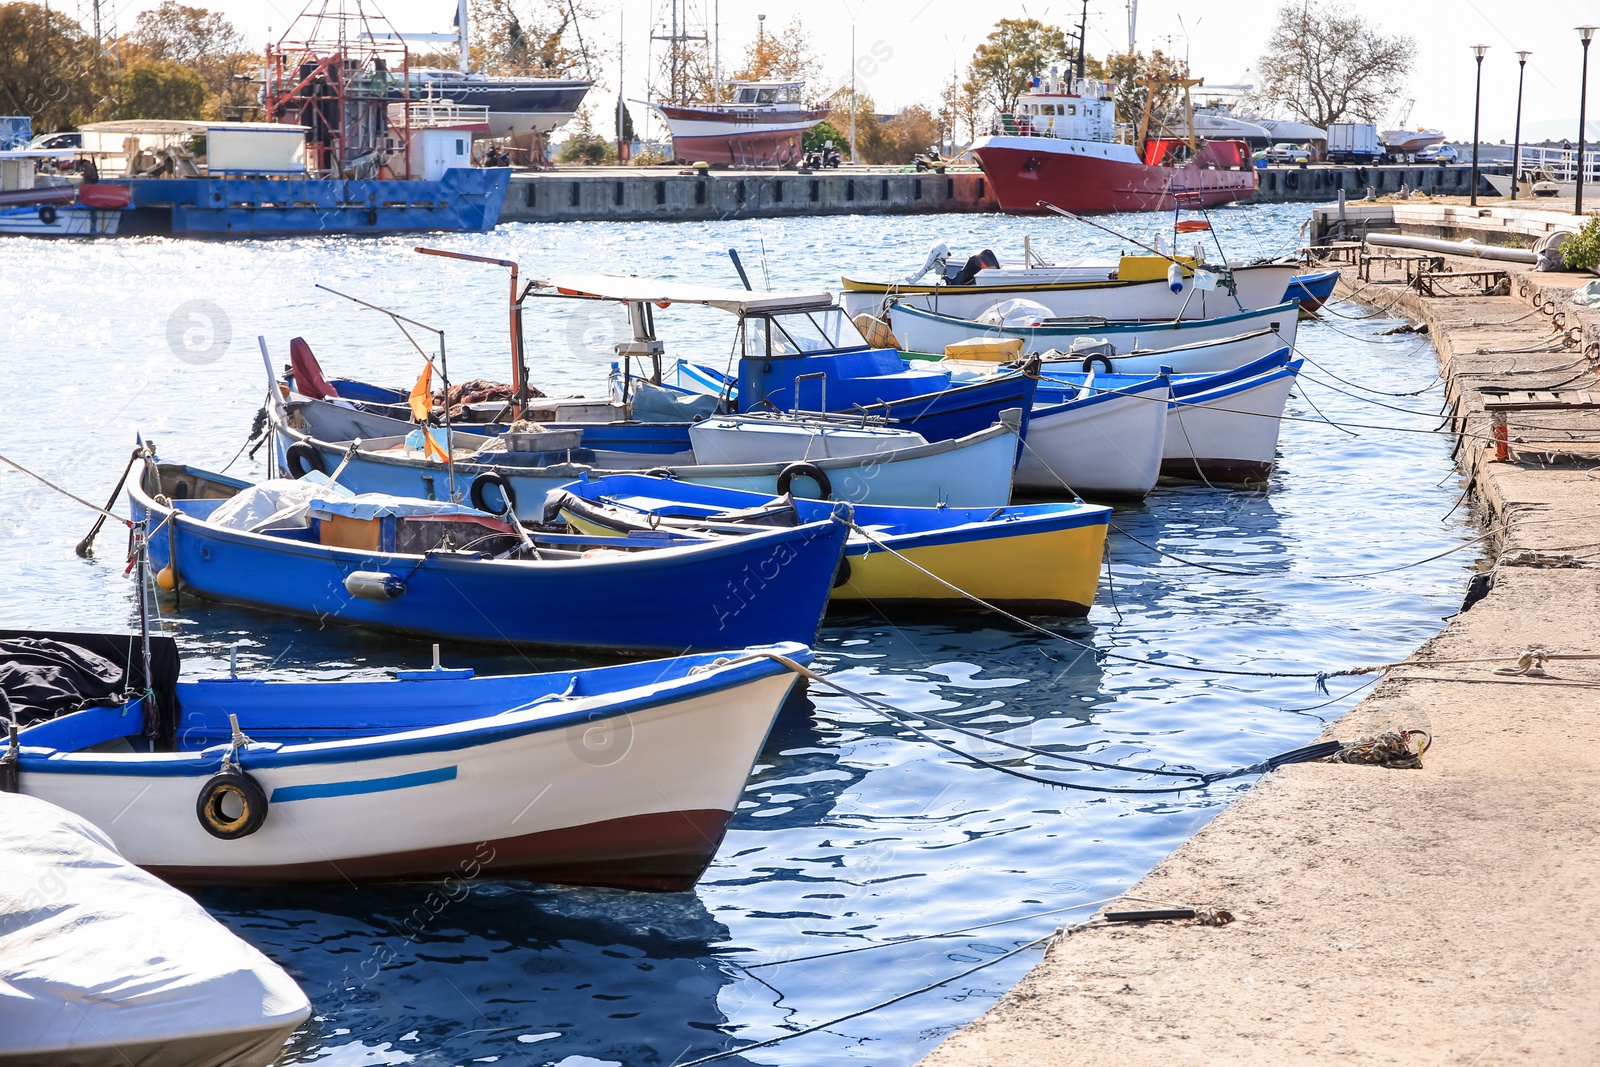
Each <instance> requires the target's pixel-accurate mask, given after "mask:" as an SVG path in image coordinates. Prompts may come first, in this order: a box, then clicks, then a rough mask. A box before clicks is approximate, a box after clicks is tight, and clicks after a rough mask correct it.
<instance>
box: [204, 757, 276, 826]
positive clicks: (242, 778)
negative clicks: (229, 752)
mask: <svg viewBox="0 0 1600 1067" xmlns="http://www.w3.org/2000/svg"><path fill="white" fill-rule="evenodd" d="M230 797H231V798H233V799H234V800H236V801H237V802H238V804H239V806H240V808H241V811H240V813H239V814H238V815H237V816H232V817H230V816H229V815H228V814H227V813H226V812H224V811H223V810H222V804H223V801H225V800H227V799H229V798H230ZM194 811H195V816H196V817H197V818H198V819H199V820H200V825H201V826H202V827H204V828H205V831H206V833H208V834H210V835H211V836H212V837H220V838H221V839H222V840H224V841H237V840H238V839H239V838H241V837H249V836H250V835H251V834H253V833H255V832H256V831H257V830H259V829H261V824H262V823H264V822H266V821H267V793H266V790H264V789H262V788H261V786H260V785H259V784H258V783H257V782H256V780H255V779H254V778H252V777H250V776H249V775H248V774H246V773H244V771H241V770H239V769H238V768H237V767H227V768H224V769H223V770H221V771H219V772H217V773H216V774H214V775H212V776H211V777H210V778H209V779H207V780H206V784H205V785H203V786H201V787H200V795H199V797H197V798H196V799H195V805H194Z"/></svg>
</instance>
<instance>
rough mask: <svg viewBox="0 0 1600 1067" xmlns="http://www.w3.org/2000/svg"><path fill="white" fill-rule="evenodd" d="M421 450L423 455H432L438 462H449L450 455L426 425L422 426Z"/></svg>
mask: <svg viewBox="0 0 1600 1067" xmlns="http://www.w3.org/2000/svg"><path fill="white" fill-rule="evenodd" d="M422 451H423V454H424V455H428V456H432V457H433V458H434V459H436V460H438V461H439V462H440V463H449V462H450V457H449V455H447V454H446V453H445V450H444V448H443V447H442V446H441V445H440V444H439V442H438V441H437V440H435V439H434V436H433V430H432V429H430V428H429V427H427V426H424V427H423V428H422Z"/></svg>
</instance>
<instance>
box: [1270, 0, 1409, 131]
mask: <svg viewBox="0 0 1600 1067" xmlns="http://www.w3.org/2000/svg"><path fill="white" fill-rule="evenodd" d="M1416 55H1417V42H1416V41H1415V40H1414V39H1413V38H1410V37H1406V36H1403V35H1395V36H1386V35H1384V34H1382V33H1380V32H1379V31H1378V29H1377V28H1376V27H1375V26H1373V25H1372V24H1370V23H1368V22H1367V20H1366V19H1364V18H1363V17H1362V16H1361V15H1359V14H1357V13H1356V12H1354V11H1352V10H1351V9H1350V8H1348V7H1346V6H1345V5H1344V4H1342V3H1324V2H1323V0H1290V2H1289V3H1286V4H1284V5H1283V6H1282V7H1280V8H1279V9H1278V22H1277V25H1276V26H1275V27H1274V28H1273V31H1272V36H1271V38H1269V39H1268V41H1267V52H1266V54H1265V55H1264V56H1262V57H1261V58H1260V59H1259V60H1258V61H1257V62H1256V70H1257V72H1258V73H1259V74H1260V75H1261V88H1260V91H1259V92H1260V96H1261V98H1262V99H1263V100H1266V101H1270V102H1272V103H1275V104H1278V105H1279V106H1281V107H1283V108H1285V109H1287V110H1288V111H1289V112H1290V113H1291V114H1292V115H1293V116H1294V117H1295V118H1297V119H1301V120H1303V121H1305V122H1309V123H1311V124H1312V125H1313V126H1321V127H1323V128H1326V127H1327V126H1328V124H1329V123H1333V122H1340V121H1349V120H1351V119H1355V120H1359V121H1365V122H1372V121H1375V120H1376V119H1377V118H1378V116H1379V115H1381V114H1383V112H1384V111H1385V110H1387V109H1388V107H1389V105H1390V104H1391V103H1392V102H1393V100H1394V98H1395V97H1396V96H1399V95H1400V93H1401V91H1402V90H1403V89H1404V87H1405V82H1406V79H1407V78H1408V77H1409V76H1410V74H1411V64H1412V62H1413V61H1414V60H1415V59H1416Z"/></svg>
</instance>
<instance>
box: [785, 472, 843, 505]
mask: <svg viewBox="0 0 1600 1067" xmlns="http://www.w3.org/2000/svg"><path fill="white" fill-rule="evenodd" d="M796 478H810V479H811V480H812V481H813V482H816V483H817V494H818V495H817V497H816V499H818V500H830V499H832V497H833V483H832V482H831V481H829V480H828V474H827V472H826V471H824V470H823V469H822V468H821V467H819V466H817V465H816V464H815V463H791V464H789V465H788V466H787V467H785V468H783V470H781V471H779V472H778V495H779V496H783V495H784V494H785V493H787V492H788V491H789V486H790V485H791V484H793V482H794V480H795V479H796Z"/></svg>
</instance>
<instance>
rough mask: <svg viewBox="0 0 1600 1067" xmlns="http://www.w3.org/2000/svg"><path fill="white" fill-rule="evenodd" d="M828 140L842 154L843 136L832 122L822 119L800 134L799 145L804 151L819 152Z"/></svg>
mask: <svg viewBox="0 0 1600 1067" xmlns="http://www.w3.org/2000/svg"><path fill="white" fill-rule="evenodd" d="M829 141H832V142H833V147H834V149H835V150H836V151H838V153H839V154H840V155H844V146H845V137H844V134H842V133H840V132H839V131H838V129H837V128H836V127H835V126H834V125H833V123H831V122H829V121H827V120H826V119H824V120H823V121H821V122H819V123H817V124H816V125H815V126H813V127H811V128H810V129H809V130H807V131H806V132H805V133H803V134H801V135H800V147H801V149H802V150H804V151H806V152H820V151H822V149H823V146H824V145H826V144H827V143H828V142H829Z"/></svg>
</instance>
